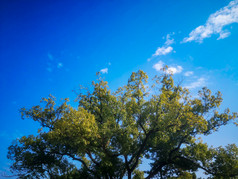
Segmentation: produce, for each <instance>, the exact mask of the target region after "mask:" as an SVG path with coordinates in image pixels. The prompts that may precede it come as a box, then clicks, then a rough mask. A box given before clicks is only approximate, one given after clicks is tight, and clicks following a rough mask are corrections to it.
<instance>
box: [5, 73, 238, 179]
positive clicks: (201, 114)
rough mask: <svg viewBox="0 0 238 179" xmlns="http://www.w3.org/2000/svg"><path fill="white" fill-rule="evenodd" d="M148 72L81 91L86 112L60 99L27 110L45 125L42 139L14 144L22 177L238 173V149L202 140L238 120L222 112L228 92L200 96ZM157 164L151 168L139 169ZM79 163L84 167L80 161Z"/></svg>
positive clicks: (204, 92) (168, 78)
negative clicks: (113, 84)
mask: <svg viewBox="0 0 238 179" xmlns="http://www.w3.org/2000/svg"><path fill="white" fill-rule="evenodd" d="M147 80H148V76H147V75H146V73H144V72H143V71H141V70H140V71H138V72H136V73H132V75H131V77H130V78H129V80H128V84H127V85H125V86H123V87H120V88H119V89H118V90H117V91H116V92H114V93H112V92H111V91H110V90H109V89H108V86H107V82H105V81H103V80H102V79H101V78H100V77H99V79H98V81H97V82H93V83H92V85H93V89H91V90H87V89H86V90H85V91H83V92H81V93H80V94H78V98H77V101H78V108H77V109H75V108H73V107H71V106H70V105H69V104H68V103H67V102H68V100H67V99H66V100H65V101H64V102H63V103H62V104H61V105H59V106H56V104H55V98H54V97H53V96H50V97H49V98H44V99H43V100H42V102H43V103H45V106H42V105H41V106H40V105H39V106H34V107H32V108H31V109H25V108H23V109H22V110H21V112H22V115H23V117H25V118H31V119H33V120H34V121H37V122H39V123H40V125H41V127H42V128H41V130H39V131H38V135H36V136H33V135H31V136H28V137H22V138H21V139H19V140H17V141H16V142H15V143H14V144H12V145H11V146H10V147H9V153H8V158H10V159H12V160H13V161H14V163H13V165H12V170H13V171H14V172H18V176H19V178H47V177H50V178H110V179H112V178H123V177H124V176H127V177H128V178H132V177H133V178H148V179H149V178H155V177H158V178H184V177H185V178H194V177H196V176H195V174H194V172H196V171H197V170H198V169H203V170H204V171H205V172H206V173H207V174H208V175H209V176H210V177H215V178H222V177H223V178H227V177H235V176H238V148H237V147H236V145H234V144H231V145H228V146H226V147H225V148H222V147H219V148H209V147H208V145H207V144H206V143H203V142H202V141H201V140H198V139H197V138H198V136H200V135H209V134H212V133H213V132H214V131H216V130H217V129H218V128H219V127H221V126H224V125H226V124H227V123H228V122H229V121H231V120H235V119H237V114H236V113H231V112H230V111H229V109H227V110H225V111H224V112H223V113H218V111H217V108H218V107H219V105H220V104H221V102H222V97H221V93H220V92H218V93H216V94H215V95H212V93H211V91H210V90H209V89H207V88H203V89H202V90H201V91H199V97H197V98H194V97H192V96H191V95H190V94H189V91H188V90H187V89H185V88H183V87H181V86H180V85H175V84H174V81H173V78H172V75H170V74H166V73H165V74H163V75H162V76H160V77H155V78H154V84H153V85H151V87H149V85H148V82H147ZM146 159H147V161H149V162H150V169H149V170H143V169H141V168H143V167H140V168H139V165H140V164H141V163H143V161H145V160H146ZM77 162H78V163H79V164H80V165H79V164H77Z"/></svg>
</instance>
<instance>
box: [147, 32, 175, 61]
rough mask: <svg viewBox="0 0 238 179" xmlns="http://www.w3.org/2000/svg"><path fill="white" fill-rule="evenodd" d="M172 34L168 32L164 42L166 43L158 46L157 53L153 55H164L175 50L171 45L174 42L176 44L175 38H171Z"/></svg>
mask: <svg viewBox="0 0 238 179" xmlns="http://www.w3.org/2000/svg"><path fill="white" fill-rule="evenodd" d="M173 34H174V33H172V34H167V35H166V37H164V38H166V41H165V43H164V45H163V46H162V47H158V48H157V50H156V51H155V53H154V54H153V55H152V57H157V56H162V55H167V54H169V53H171V52H172V51H173V47H172V46H171V45H172V44H174V39H173V38H171V35H173ZM150 60H151V58H149V59H148V61H150Z"/></svg>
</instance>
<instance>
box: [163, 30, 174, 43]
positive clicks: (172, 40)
mask: <svg viewBox="0 0 238 179" xmlns="http://www.w3.org/2000/svg"><path fill="white" fill-rule="evenodd" d="M172 35H174V33H172ZM164 44H165V45H172V44H174V39H173V38H171V34H167V35H166V41H165V43H164Z"/></svg>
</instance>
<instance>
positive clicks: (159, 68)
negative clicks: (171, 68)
mask: <svg viewBox="0 0 238 179" xmlns="http://www.w3.org/2000/svg"><path fill="white" fill-rule="evenodd" d="M163 67H164V62H162V61H161V60H160V61H159V62H158V63H156V64H154V65H153V68H154V69H155V70H156V71H160V70H162V68H163Z"/></svg>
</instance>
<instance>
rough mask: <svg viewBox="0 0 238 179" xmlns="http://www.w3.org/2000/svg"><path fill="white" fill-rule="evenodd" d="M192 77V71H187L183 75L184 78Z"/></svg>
mask: <svg viewBox="0 0 238 179" xmlns="http://www.w3.org/2000/svg"><path fill="white" fill-rule="evenodd" d="M191 75H193V71H187V72H185V73H184V76H191Z"/></svg>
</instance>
